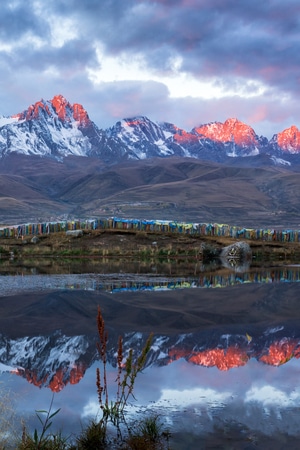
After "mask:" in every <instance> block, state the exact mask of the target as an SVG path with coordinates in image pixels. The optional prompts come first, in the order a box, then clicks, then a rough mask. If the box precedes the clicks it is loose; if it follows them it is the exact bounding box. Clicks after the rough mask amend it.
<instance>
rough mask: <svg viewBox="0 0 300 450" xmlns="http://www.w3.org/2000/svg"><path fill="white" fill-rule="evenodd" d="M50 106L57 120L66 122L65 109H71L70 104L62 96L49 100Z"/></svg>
mask: <svg viewBox="0 0 300 450" xmlns="http://www.w3.org/2000/svg"><path fill="white" fill-rule="evenodd" d="M51 104H52V106H53V108H54V109H55V111H56V114H57V115H58V117H59V119H61V120H66V116H67V114H66V109H67V108H71V105H70V103H69V102H68V101H67V100H66V99H65V97H63V96H62V95H55V96H54V97H53V99H52V100H51Z"/></svg>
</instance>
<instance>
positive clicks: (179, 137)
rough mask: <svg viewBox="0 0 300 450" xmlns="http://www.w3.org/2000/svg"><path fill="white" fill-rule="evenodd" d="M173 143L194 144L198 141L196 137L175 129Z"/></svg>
mask: <svg viewBox="0 0 300 450" xmlns="http://www.w3.org/2000/svg"><path fill="white" fill-rule="evenodd" d="M174 141H176V142H178V143H179V144H183V143H184V142H191V141H193V142H196V141H198V137H197V136H196V135H195V134H192V133H188V132H186V131H184V130H181V129H180V128H177V130H176V133H175V134H174Z"/></svg>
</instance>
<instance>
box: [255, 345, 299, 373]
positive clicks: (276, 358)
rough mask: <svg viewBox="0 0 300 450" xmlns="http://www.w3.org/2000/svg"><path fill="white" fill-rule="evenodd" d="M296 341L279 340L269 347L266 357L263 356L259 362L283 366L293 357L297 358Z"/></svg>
mask: <svg viewBox="0 0 300 450" xmlns="http://www.w3.org/2000/svg"><path fill="white" fill-rule="evenodd" d="M297 345H298V341H297V340H295V339H291V340H289V339H287V338H284V339H281V340H280V341H277V342H274V343H273V344H271V345H270V347H269V351H268V354H267V355H263V356H262V357H261V358H260V361H262V362H264V363H266V364H270V365H272V366H280V365H281V364H285V363H286V362H288V361H289V360H290V359H291V358H293V357H294V356H296V357H299V348H297Z"/></svg>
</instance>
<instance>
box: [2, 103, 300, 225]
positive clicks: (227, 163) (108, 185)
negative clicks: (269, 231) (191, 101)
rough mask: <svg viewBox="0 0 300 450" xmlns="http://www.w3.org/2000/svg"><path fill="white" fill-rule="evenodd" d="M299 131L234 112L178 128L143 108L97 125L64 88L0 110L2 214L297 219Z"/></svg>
mask: <svg viewBox="0 0 300 450" xmlns="http://www.w3.org/2000/svg"><path fill="white" fill-rule="evenodd" d="M299 170H300V131H299V130H298V129H297V128H296V127H295V126H292V127H291V128H289V129H286V130H284V131H281V132H279V133H278V134H276V135H274V136H273V137H272V139H270V140H268V139H267V138H266V137H263V136H260V137H259V136H258V135H257V134H256V133H255V131H254V130H253V129H252V128H251V127H250V126H248V125H246V124H244V123H242V122H240V121H238V120H237V119H228V120H226V121H225V122H224V123H220V122H215V123H209V124H204V125H200V126H198V127H195V128H193V129H192V130H191V131H185V130H183V129H181V128H178V127H177V126H176V125H174V124H171V123H167V122H163V123H155V122H153V121H151V120H150V119H148V118H147V117H144V116H139V117H133V118H130V119H129V118H127V119H123V120H120V121H118V122H117V123H116V124H115V125H114V126H112V127H111V128H109V129H105V130H104V129H101V128H99V127H98V126H97V125H96V124H95V123H94V122H93V121H92V120H91V119H90V117H89V115H88V113H87V111H86V110H85V109H84V107H83V106H82V105H80V104H73V105H71V104H70V103H69V102H68V101H67V100H66V99H65V98H64V97H63V96H62V95H57V96H55V97H54V98H53V99H52V100H49V101H44V100H41V101H39V102H36V103H34V104H32V105H31V106H30V107H29V108H27V109H26V110H25V111H23V112H21V113H18V114H16V115H14V116H10V117H1V118H0V222H1V223H8V224H10V223H16V222H17V223H20V222H21V223H24V222H28V221H34V222H36V221H40V220H43V221H44V220H57V218H60V219H61V218H66V217H84V218H86V217H91V216H92V217H95V216H96V217H98V216H102V217H103V215H105V216H107V215H108V216H111V215H118V216H124V217H143V218H149V219H153V218H157V219H172V220H174V219H175V220H186V221H195V222H199V221H201V222H211V221H213V222H221V223H231V224H236V225H242V226H246V225H249V226H252V227H257V226H260V225H261V226H269V225H270V226H271V225H272V226H275V225H282V224H284V225H285V226H286V225H288V226H293V227H297V226H298V224H299V223H300V212H299V207H298V206H299V201H300V194H299V193H300V189H299V187H300V185H299V184H300V182H299V176H298V172H299Z"/></svg>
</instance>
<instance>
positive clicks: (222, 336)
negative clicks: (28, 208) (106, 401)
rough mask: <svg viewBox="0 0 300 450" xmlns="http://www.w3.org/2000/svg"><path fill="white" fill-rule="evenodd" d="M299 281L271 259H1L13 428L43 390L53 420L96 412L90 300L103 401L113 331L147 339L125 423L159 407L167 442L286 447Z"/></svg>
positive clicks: (1, 351)
mask: <svg viewBox="0 0 300 450" xmlns="http://www.w3.org/2000/svg"><path fill="white" fill-rule="evenodd" d="M299 281H300V266H298V264H297V263H296V262H295V264H294V265H289V266H285V265H284V263H283V262H282V261H281V262H280V264H278V265H276V264H275V263H273V266H272V267H269V264H266V263H261V264H258V263H256V262H255V261H252V264H249V267H243V268H239V267H236V266H233V267H230V266H229V267H224V266H221V265H219V264H217V263H215V262H212V263H211V264H210V265H209V266H204V265H202V264H201V262H199V261H194V262H193V261H189V262H185V261H179V262H174V261H152V262H151V263H141V262H139V261H137V262H130V261H129V262H128V263H127V264H126V265H124V263H120V262H118V261H115V260H76V261H72V260H49V259H48V260H39V261H27V262H23V263H19V262H16V261H13V260H12V261H2V263H1V265H0V293H1V298H0V332H1V335H0V371H1V378H0V381H1V384H0V390H2V392H3V394H5V393H9V397H10V398H11V400H12V402H13V405H14V409H15V411H16V417H15V423H16V424H18V423H19V422H20V419H19V418H20V417H21V418H23V419H25V420H26V422H27V423H28V426H29V428H30V427H32V428H34V427H38V423H37V421H36V417H35V410H40V409H48V407H49V405H50V403H51V399H52V396H53V395H54V400H53V402H54V403H53V408H54V409H57V408H61V411H60V413H59V414H58V415H57V416H56V418H55V419H54V426H55V427H57V428H62V429H63V431H64V433H65V434H67V435H69V434H70V435H71V434H72V433H74V432H75V434H78V433H80V431H81V429H82V426H83V424H84V423H86V422H87V421H88V420H90V419H91V418H95V417H96V415H97V414H98V413H99V405H98V400H97V392H96V376H95V374H96V367H101V366H100V363H99V360H98V355H97V351H96V342H97V340H98V336H97V330H96V315H97V308H98V305H99V306H100V308H101V311H102V314H103V317H104V320H105V324H106V328H107V330H108V334H109V342H108V361H109V371H108V373H109V387H110V392H111V395H112V397H113V395H114V392H115V378H116V358H115V355H116V352H117V342H118V337H119V335H121V336H122V337H123V347H124V352H125V353H126V352H128V351H129V349H130V348H133V349H134V350H135V352H136V353H138V351H139V349H141V348H142V346H143V345H144V343H145V341H146V339H147V337H148V336H149V334H150V333H153V341H152V347H151V351H150V352H149V355H148V359H147V363H146V367H145V369H144V371H143V373H142V374H139V376H138V378H137V381H136V384H135V391H134V393H135V398H136V400H134V399H133V398H132V399H131V401H130V405H129V406H128V411H127V417H128V420H135V418H136V417H137V416H138V417H140V416H141V415H142V414H144V413H145V414H149V413H150V412H153V413H154V414H159V415H160V417H161V419H162V420H163V423H164V425H165V426H166V427H167V428H168V429H169V430H170V431H171V439H172V436H173V440H171V446H172V448H175V449H177V448H178V449H179V448H185V449H188V448H191V449H192V448H226V446H224V442H225V443H226V445H227V444H228V446H229V447H228V448H232V447H230V443H232V442H235V443H238V445H239V446H238V447H235V448H257V446H260V445H262V443H263V447H259V448H269V447H268V445H269V446H270V448H271V447H272V448H273V449H274V448H287V446H288V447H289V448H297V447H296V443H297V438H298V436H300V386H299V375H300V359H299V357H300V320H299V319H300V295H299V293H300V284H299ZM208 442H210V443H211V445H213V447H212V446H209V445H208ZM276 445H277V447H276ZM293 445H295V447H293Z"/></svg>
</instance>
